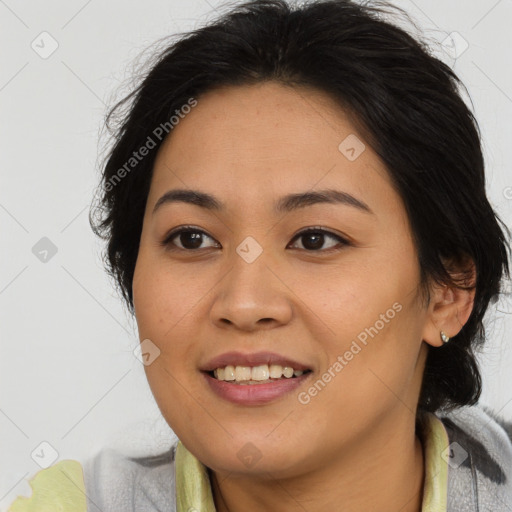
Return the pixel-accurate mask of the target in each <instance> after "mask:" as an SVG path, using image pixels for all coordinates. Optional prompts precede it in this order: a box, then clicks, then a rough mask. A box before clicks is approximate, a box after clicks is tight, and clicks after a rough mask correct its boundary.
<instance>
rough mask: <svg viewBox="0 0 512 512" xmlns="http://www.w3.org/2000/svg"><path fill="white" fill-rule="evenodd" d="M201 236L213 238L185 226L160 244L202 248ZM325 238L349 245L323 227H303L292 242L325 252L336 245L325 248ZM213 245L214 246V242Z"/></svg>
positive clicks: (189, 248) (191, 248) (311, 250)
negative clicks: (297, 241)
mask: <svg viewBox="0 0 512 512" xmlns="http://www.w3.org/2000/svg"><path fill="white" fill-rule="evenodd" d="M203 237H206V238H210V239H211V240H214V239H213V238H212V237H211V236H209V235H207V234H206V233H205V232H204V231H202V230H201V229H198V228H194V227H193V226H185V227H181V228H179V229H177V230H175V231H172V232H171V233H170V234H169V235H167V236H166V238H165V239H164V240H163V241H162V245H163V246H164V247H167V248H168V249H169V250H174V249H175V248H177V249H182V250H185V251H194V250H197V249H202V248H203V247H201V244H202V242H203ZM326 238H330V239H331V240H335V241H337V242H338V245H341V247H340V249H341V248H342V247H344V246H346V245H350V244H349V242H348V241H347V240H345V239H344V238H343V237H341V236H339V235H335V234H334V233H331V232H330V231H326V230H325V229H321V228H308V229H305V230H304V231H301V232H300V233H297V234H296V235H295V236H294V237H293V240H292V242H293V241H294V240H300V239H304V240H305V243H304V242H303V243H302V248H303V249H304V250H306V251H308V252H319V249H323V250H324V251H326V252H327V250H330V249H332V248H333V247H336V244H334V245H331V247H328V248H327V249H325V247H323V245H324V243H325V239H326ZM174 239H177V240H178V241H179V243H180V244H181V247H180V246H179V245H177V244H176V243H175V242H174ZM216 243H218V242H216ZM172 246H174V247H172ZM213 246H215V244H214V245H213ZM210 247H212V246H210ZM292 248H293V247H292ZM295 248H296V247H295ZM299 249H301V247H299Z"/></svg>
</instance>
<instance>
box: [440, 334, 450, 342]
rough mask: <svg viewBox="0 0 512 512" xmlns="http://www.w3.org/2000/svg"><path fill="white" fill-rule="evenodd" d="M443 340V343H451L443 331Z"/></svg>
mask: <svg viewBox="0 0 512 512" xmlns="http://www.w3.org/2000/svg"><path fill="white" fill-rule="evenodd" d="M441 339H442V340H443V343H448V342H449V341H450V338H449V336H447V335H446V333H445V332H444V331H441Z"/></svg>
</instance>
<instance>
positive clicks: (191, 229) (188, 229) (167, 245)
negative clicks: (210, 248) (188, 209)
mask: <svg viewBox="0 0 512 512" xmlns="http://www.w3.org/2000/svg"><path fill="white" fill-rule="evenodd" d="M187 232H192V233H200V234H202V235H206V236H207V237H209V238H212V237H211V236H210V235H208V234H207V233H206V232H204V231H203V230H202V229H199V228H196V227H195V226H181V227H180V228H177V229H175V230H173V231H171V232H170V233H169V234H167V235H166V236H165V238H164V239H163V241H162V242H161V245H162V246H163V247H165V248H166V249H167V250H169V251H187V252H199V251H201V249H183V248H181V247H177V246H175V245H174V244H173V243H172V242H171V241H172V240H173V239H174V238H176V237H178V236H179V235H181V234H182V233H187ZM310 233H315V234H323V235H327V236H329V237H332V238H335V239H337V240H338V241H339V242H340V243H341V247H338V248H336V247H331V248H329V249H319V250H311V249H309V250H308V249H301V250H304V251H306V252H308V253H317V252H320V253H331V252H337V251H340V250H342V249H343V248H344V247H346V246H349V245H351V243H350V242H349V241H348V240H346V239H345V238H343V237H341V236H340V235H337V234H335V233H332V232H331V231H327V230H325V229H322V228H321V227H320V226H314V227H310V228H307V229H304V230H303V231H300V232H299V233H297V234H296V235H295V236H294V237H293V238H292V242H295V240H297V239H300V238H301V237H303V236H305V235H308V234H310ZM212 240H213V238H212ZM173 245H174V247H172V246H173Z"/></svg>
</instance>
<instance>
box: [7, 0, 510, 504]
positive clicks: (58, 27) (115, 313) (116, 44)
mask: <svg viewBox="0 0 512 512" xmlns="http://www.w3.org/2000/svg"><path fill="white" fill-rule="evenodd" d="M395 3H396V4H397V5H400V6H402V7H404V8H405V9H406V10H407V11H408V12H409V13H410V14H411V15H412V16H413V18H414V19H415V20H416V21H417V22H418V23H419V24H420V26H421V27H422V28H423V30H424V31H425V34H426V35H427V36H428V37H429V38H430V39H431V40H432V41H437V42H438V44H437V45H434V43H433V48H435V52H436V54H438V55H439V56H440V57H441V58H442V59H443V60H445V61H446V62H448V63H449V64H450V65H452V66H453V67H454V69H455V71H456V72H457V73H458V74H459V76H460V77H461V78H462V80H463V81H464V83H465V84H466V86H467V88H468V90H469V93H470V96H471V99H472V101H473V104H474V110H475V114H476V117H477V119H478V120H479V123H480V126H481V129H482V133H483V142H484V149H485V158H486V163H487V179H488V193H489V197H490V199H491V202H492V204H493V205H494V207H495V209H496V211H497V212H498V214H500V215H501V216H502V218H503V219H504V220H505V221H506V222H507V223H508V224H509V225H510V224H511V222H510V220H511V218H512V173H511V164H512V144H511V141H512V121H511V115H512V66H511V62H510V53H509V52H510V47H511V46H512V36H511V29H510V24H511V21H512V0H500V1H497V0H469V1H468V0H448V1H435V0H415V1H414V2H413V1H411V0H403V1H397V2H395ZM220 5H221V2H214V1H213V0H209V1H206V0H195V1H193V0H188V1H186V0H168V1H162V0H145V1H144V2H142V1H141V2H133V1H132V2H126V1H125V2H122V1H121V0H108V1H101V2H100V1H98V0H89V1H83V0H73V1H69V0H68V1H64V0H54V1H48V2H36V1H34V0H32V1H21V0H5V1H3V0H0V44H1V48H2V58H1V66H0V102H1V109H2V116H1V119H2V122H1V123H0V131H1V132H0V141H1V148H2V151H1V154H0V159H1V160H0V162H1V163H0V172H1V179H2V186H1V188H0V222H1V229H0V237H1V241H0V243H1V247H2V251H1V256H2V259H1V272H0V315H1V317H0V326H1V331H0V332H1V350H2V351H1V358H0V365H1V366H0V379H1V380H0V386H1V390H2V393H1V395H0V397H1V400H0V429H1V433H2V436H1V445H0V446H1V448H0V460H1V464H0V466H1V469H0V508H1V510H6V509H7V505H8V504H10V503H11V502H12V500H13V499H14V498H15V497H16V495H19V494H24V495H29V494H30V492H31V491H30V487H29V485H28V483H27V479H28V478H29V477H30V476H32V475H33V474H35V472H37V471H38V470H39V469H41V468H40V466H38V464H37V463H36V461H35V460H37V457H36V456H34V458H32V457H31V454H32V453H34V451H35V453H40V454H41V453H45V457H49V456H51V453H52V449H54V450H56V452H57V454H58V457H59V458H60V459H66V458H74V459H78V460H82V459H84V458H85V457H87V456H89V455H90V454H91V453H93V452H95V451H96V450H98V449H99V448H101V447H102V446H104V445H106V444H108V445H113V446H117V447H121V448H122V449H125V450H128V451H130V452H133V453H139V452H140V451H141V450H142V449H143V448H144V447H145V445H146V448H147V444H148V443H149V446H150V447H153V448H154V450H155V451H159V450H160V449H163V448H165V447H166V446H167V445H168V444H170V442H171V441H172V432H171V431H170V429H169V428H168V427H167V425H166V424H165V422H164V421H163V420H162V418H161V417H160V414H159V411H158V408H157V406H156V404H155V402H154V400H153V397H152V394H151V392H150V389H149V386H148V384H147V382H146V378H145V374H144V371H143V367H142V364H141V363H140V362H139V361H138V359H136V357H135V356H134V355H133V353H132V350H133V348H134V347H135V346H136V345H137V343H138V338H137V331H136V328H135V324H134V322H133V321H132V319H131V318H129V317H128V315H127V313H125V311H124V309H123V306H122V303H121V300H120V298H119V297H118V296H117V295H116V293H115V291H114V288H113V285H112V283H111V282H110V281H109V280H108V278H107V276H106V274H105V273H104V271H103V269H102V264H101V261H100V257H99V255H100V250H101V245H100V242H99V241H98V240H97V239H96V238H95V237H94V235H93V234H92V232H91V230H90V228H89V224H88V219H87V213H88V209H89V204H90V202H91V199H92V194H93V190H94V187H95V186H96V184H97V181H98V177H99V174H98V172H99V171H98V161H99V158H98V151H99V149H100V148H101V146H99V142H98V141H99V135H100V130H101V129H102V120H103V116H104V114H105V112H106V109H107V106H109V105H112V104H113V101H114V99H115V98H116V96H115V95H116V94H117V95H118V97H120V96H119V95H120V94H121V93H122V92H123V91H122V90H120V89H119V87H120V84H122V83H126V80H128V79H129V77H130V69H131V66H132V64H133V62H134V59H135V58H136V57H137V55H139V53H140V52H141V51H142V50H143V49H144V48H147V47H148V46H149V45H150V44H151V43H152V42H154V41H155V40H156V39H158V38H160V37H163V36H165V35H168V34H171V33H175V32H178V31H186V30H190V29H193V28H197V27H198V26H200V25H202V24H203V23H206V22H207V21H208V20H211V19H212V18H214V17H216V16H217V12H216V9H217V8H219V6H220ZM43 31H47V32H48V33H49V34H50V35H51V37H52V38H53V39H54V40H56V41H57V43H58V48H57V50H56V51H55V52H54V53H53V54H51V55H50V56H48V57H47V58H42V57H41V56H40V54H38V53H36V51H34V50H33V49H32V47H31V44H32V42H33V41H35V42H34V43H33V44H34V45H38V46H36V47H38V48H39V51H40V52H43V51H48V50H49V49H51V46H50V44H51V40H50V39H49V38H48V36H40V34H41V32H43ZM454 31H455V32H457V33H458V34H459V35H460V37H459V36H458V35H455V36H452V37H454V38H455V39H456V41H458V42H456V44H455V46H454V47H452V48H451V49H450V48H449V46H448V44H447V42H450V39H449V40H448V41H447V42H446V41H445V40H446V37H447V36H448V34H450V33H452V32H454ZM44 37H46V39H44V40H42V38H44ZM461 38H462V39H461ZM443 41H445V42H444V43H443ZM464 41H466V42H467V44H468V45H469V46H468V47H467V49H466V50H465V51H463V50H464V48H465V46H464ZM461 43H462V44H461ZM43 45H44V48H43ZM43 237H47V238H48V239H49V240H51V242H52V243H53V244H54V245H55V246H56V248H57V253H56V254H55V255H54V256H53V257H51V258H50V257H48V261H47V262H42V261H40V259H38V258H37V257H36V256H35V254H34V253H33V250H32V249H33V247H34V246H35V245H36V244H37V243H38V242H39V241H40V239H41V238H43ZM36 247H37V246H36ZM497 310H498V311H497ZM510 313H512V305H511V301H510V297H504V299H503V300H502V301H500V303H498V304H497V305H496V306H494V307H493V308H491V312H490V314H489V315H488V325H489V333H490V335H491V336H492V343H490V344H489V346H488V347H487V349H486V353H485V354H484V355H483V356H482V357H481V358H480V360H481V362H482V369H483V374H484V395H483V398H482V402H484V403H486V404H488V405H490V406H492V407H493V408H494V409H496V410H498V411H501V414H502V415H504V416H505V417H507V418H509V419H512V376H511V371H510V368H511V367H512V353H511V342H510V333H511V332H512V330H511V326H512V322H511V320H510V317H511V314H510ZM43 442H46V443H49V445H51V447H53V448H50V447H49V446H48V445H46V444H44V445H41V443H43Z"/></svg>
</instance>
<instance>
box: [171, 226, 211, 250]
mask: <svg viewBox="0 0 512 512" xmlns="http://www.w3.org/2000/svg"><path fill="white" fill-rule="evenodd" d="M205 237H206V238H210V239H211V240H213V238H212V237H210V236H208V235H207V234H206V233H205V232H204V231H202V230H200V229H197V228H194V227H193V226H185V227H181V228H180V229H177V230H174V231H172V232H171V233H170V234H169V235H167V236H166V238H165V239H164V240H163V242H162V245H163V246H165V247H169V246H170V249H171V250H172V249H174V248H177V249H182V250H190V251H193V250H197V249H202V247H201V244H202V243H203V242H204V238H205ZM175 240H176V241H175ZM173 246H174V247H173Z"/></svg>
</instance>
